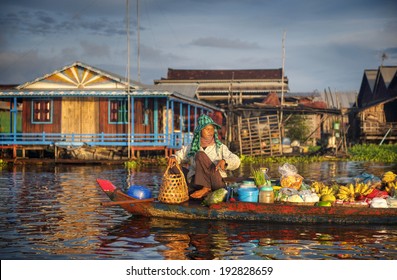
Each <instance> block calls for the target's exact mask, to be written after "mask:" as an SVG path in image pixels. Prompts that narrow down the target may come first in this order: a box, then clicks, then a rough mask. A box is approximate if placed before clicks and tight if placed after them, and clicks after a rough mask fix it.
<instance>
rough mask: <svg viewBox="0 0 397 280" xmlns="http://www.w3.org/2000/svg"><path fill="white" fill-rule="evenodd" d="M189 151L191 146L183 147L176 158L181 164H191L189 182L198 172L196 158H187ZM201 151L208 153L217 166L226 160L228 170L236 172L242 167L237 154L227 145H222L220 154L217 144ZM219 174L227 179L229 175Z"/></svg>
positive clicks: (221, 172)
mask: <svg viewBox="0 0 397 280" xmlns="http://www.w3.org/2000/svg"><path fill="white" fill-rule="evenodd" d="M189 150H190V145H188V146H183V147H182V149H180V150H178V151H176V152H175V158H176V160H177V162H178V163H179V164H180V163H189V172H188V174H187V180H188V182H190V181H191V178H192V177H193V176H194V174H195V172H196V171H195V170H196V162H195V160H194V157H191V158H188V157H187V155H188V153H189ZM200 151H203V152H204V153H206V155H207V156H208V157H209V159H210V160H211V161H212V162H213V163H214V164H215V165H217V164H218V162H219V161H220V160H222V159H223V160H225V162H226V164H227V166H226V168H225V169H226V170H236V169H237V168H239V166H240V163H241V161H240V158H239V157H238V156H237V155H236V154H234V153H232V152H231V151H230V150H229V148H228V147H227V146H226V145H225V144H222V145H221V146H220V147H219V151H218V152H217V150H216V144H215V143H214V144H213V145H211V146H208V147H206V148H205V149H203V148H202V147H200ZM219 173H220V174H221V176H222V177H223V178H225V177H227V174H226V172H225V171H223V170H219Z"/></svg>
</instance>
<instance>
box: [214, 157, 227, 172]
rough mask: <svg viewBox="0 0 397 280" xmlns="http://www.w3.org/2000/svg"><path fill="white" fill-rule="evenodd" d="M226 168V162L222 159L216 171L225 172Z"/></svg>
mask: <svg viewBox="0 0 397 280" xmlns="http://www.w3.org/2000/svg"><path fill="white" fill-rule="evenodd" d="M225 168H226V161H225V160H224V159H221V160H220V161H218V164H217V165H216V166H215V171H218V170H222V171H225Z"/></svg>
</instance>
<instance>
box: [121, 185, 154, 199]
mask: <svg viewBox="0 0 397 280" xmlns="http://www.w3.org/2000/svg"><path fill="white" fill-rule="evenodd" d="M127 194H128V195H129V196H131V197H133V198H136V199H147V198H151V197H152V192H151V191H150V190H149V189H148V188H146V187H144V186H138V185H132V186H130V187H129V188H128V191H127Z"/></svg>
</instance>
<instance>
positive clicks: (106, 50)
mask: <svg viewBox="0 0 397 280" xmlns="http://www.w3.org/2000/svg"><path fill="white" fill-rule="evenodd" d="M80 46H81V47H82V49H83V53H82V55H81V56H82V57H85V56H90V57H110V47H109V46H107V45H103V44H96V43H94V42H91V41H86V40H83V41H81V42H80Z"/></svg>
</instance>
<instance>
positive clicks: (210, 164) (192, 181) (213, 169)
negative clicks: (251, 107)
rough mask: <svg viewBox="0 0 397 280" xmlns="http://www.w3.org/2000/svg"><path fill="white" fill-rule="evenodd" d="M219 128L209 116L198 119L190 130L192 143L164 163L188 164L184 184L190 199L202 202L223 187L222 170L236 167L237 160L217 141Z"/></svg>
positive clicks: (237, 165)
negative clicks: (192, 132)
mask: <svg viewBox="0 0 397 280" xmlns="http://www.w3.org/2000/svg"><path fill="white" fill-rule="evenodd" d="M220 128H221V127H220V126H219V125H218V124H217V123H215V122H214V121H213V120H212V119H211V118H210V117H209V116H207V115H201V116H200V117H199V119H198V125H197V127H196V129H195V130H194V136H193V141H192V143H191V144H190V145H188V146H184V147H182V149H181V150H179V151H177V152H176V153H175V155H172V156H171V157H170V158H169V160H168V165H169V166H171V167H172V166H174V165H175V164H181V163H185V162H187V163H189V171H188V173H187V175H186V180H187V182H188V185H189V187H190V188H193V190H195V192H193V193H192V194H191V195H190V197H192V198H196V199H198V198H202V197H203V196H205V195H206V194H208V193H209V192H211V191H214V190H217V189H220V188H223V187H225V182H224V181H223V178H225V177H227V175H226V170H235V169H237V168H238V167H239V166H240V158H239V157H238V156H237V155H235V154H233V153H232V152H230V151H229V149H228V147H227V146H226V145H224V144H223V143H222V142H221V141H220V140H219V138H218V129H220Z"/></svg>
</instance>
